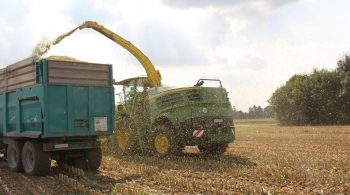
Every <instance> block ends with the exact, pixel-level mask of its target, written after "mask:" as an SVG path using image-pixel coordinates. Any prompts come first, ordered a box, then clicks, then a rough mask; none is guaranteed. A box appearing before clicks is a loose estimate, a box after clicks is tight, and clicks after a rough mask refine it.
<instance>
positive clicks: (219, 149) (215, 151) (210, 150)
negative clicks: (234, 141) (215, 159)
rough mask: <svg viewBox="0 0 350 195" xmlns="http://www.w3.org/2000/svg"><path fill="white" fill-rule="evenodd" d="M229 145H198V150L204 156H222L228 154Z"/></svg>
mask: <svg viewBox="0 0 350 195" xmlns="http://www.w3.org/2000/svg"><path fill="white" fill-rule="evenodd" d="M227 147H228V144H209V145H198V149H199V150H200V151H201V152H202V153H204V154H210V155H222V154H223V153H225V152H226V149H227Z"/></svg>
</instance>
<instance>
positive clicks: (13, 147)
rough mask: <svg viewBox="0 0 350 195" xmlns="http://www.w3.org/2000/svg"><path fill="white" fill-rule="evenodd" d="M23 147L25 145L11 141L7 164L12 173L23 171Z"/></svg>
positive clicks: (8, 148) (8, 147)
mask: <svg viewBox="0 0 350 195" xmlns="http://www.w3.org/2000/svg"><path fill="white" fill-rule="evenodd" d="M22 147H23V143H22V142H20V141H16V140H11V141H10V143H9V145H8V146H7V163H8V166H9V168H10V169H11V170H12V171H16V172H20V171H23V166H22Z"/></svg>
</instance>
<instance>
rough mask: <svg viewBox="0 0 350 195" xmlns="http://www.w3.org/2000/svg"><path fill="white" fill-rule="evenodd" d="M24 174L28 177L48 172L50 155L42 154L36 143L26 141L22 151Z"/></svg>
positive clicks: (40, 146)
mask: <svg viewBox="0 0 350 195" xmlns="http://www.w3.org/2000/svg"><path fill="white" fill-rule="evenodd" d="M22 162H23V169H24V172H25V173H26V174H28V175H44V174H46V173H47V172H48V171H49V170H50V166H51V162H50V154H49V153H47V152H44V151H43V149H42V145H41V144H40V143H38V142H33V141H27V142H26V143H25V144H24V146H23V150H22Z"/></svg>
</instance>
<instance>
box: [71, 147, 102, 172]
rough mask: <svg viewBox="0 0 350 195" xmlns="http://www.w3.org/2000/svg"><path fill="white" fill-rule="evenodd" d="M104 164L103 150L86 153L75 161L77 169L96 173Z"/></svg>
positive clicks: (96, 149)
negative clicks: (102, 163)
mask: <svg viewBox="0 0 350 195" xmlns="http://www.w3.org/2000/svg"><path fill="white" fill-rule="evenodd" d="M101 162H102V151H101V148H94V149H89V150H86V151H84V156H83V157H79V158H74V159H73V165H74V166H75V167H78V168H81V169H84V170H87V171H96V170H97V169H98V168H99V167H100V165H101Z"/></svg>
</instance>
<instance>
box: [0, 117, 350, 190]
mask: <svg viewBox="0 0 350 195" xmlns="http://www.w3.org/2000/svg"><path fill="white" fill-rule="evenodd" d="M236 133H237V140H236V141H235V142H234V143H233V144H231V145H230V148H229V149H228V151H227V152H226V153H225V155H224V156H222V157H215V156H204V155H202V154H200V153H199V152H198V149H197V148H195V147H191V148H186V152H191V153H186V154H184V155H182V156H176V157H169V158H162V159H159V158H156V157H150V156H146V157H145V156H124V157H119V156H115V155H112V154H109V152H108V151H105V154H104V157H103V162H102V166H101V167H100V169H99V171H98V172H96V173H89V172H85V174H83V175H81V174H76V173H74V172H70V171H67V170H61V169H59V168H55V167H53V171H52V173H51V174H50V175H48V176H46V177H29V176H23V175H22V174H18V173H11V172H9V171H8V170H7V167H6V162H5V161H4V160H1V161H0V192H2V193H5V194H6V193H12V194H21V193H22V194H28V193H29V194H30V193H32V194H36V193H40V194H45V193H47V194H57V193H59V194H61V193H68V194H77V193H84V194H85V193H90V194H99V193H102V194H234V193H235V192H236V193H237V194H241V193H244V194H246V193H251V194H269V193H271V194H274V193H282V194H323V193H325V194H335V193H341V194H342V193H344V194H348V193H350V151H349V149H350V126H299V127H286V126H279V125H278V124H277V123H276V122H275V121H273V120H242V121H236ZM106 150H107V149H106ZM78 172H79V171H78ZM62 175H63V176H62ZM64 175H65V176H64ZM62 178H63V179H62ZM67 178H69V179H68V180H67ZM27 180H28V181H30V182H28V181H27ZM78 184H79V185H78ZM0 194H1V193H0Z"/></svg>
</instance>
